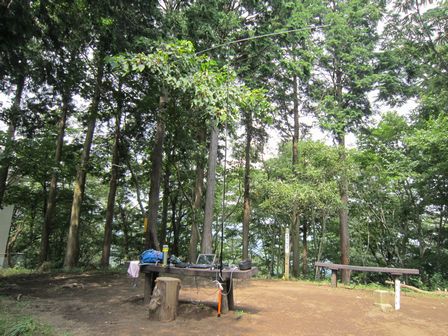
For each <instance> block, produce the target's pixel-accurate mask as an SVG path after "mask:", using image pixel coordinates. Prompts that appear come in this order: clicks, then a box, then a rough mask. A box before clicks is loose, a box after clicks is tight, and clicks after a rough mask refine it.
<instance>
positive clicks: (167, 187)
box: [160, 153, 171, 244]
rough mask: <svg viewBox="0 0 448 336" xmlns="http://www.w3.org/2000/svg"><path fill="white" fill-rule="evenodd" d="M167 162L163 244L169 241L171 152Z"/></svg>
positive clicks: (162, 231) (162, 232)
mask: <svg viewBox="0 0 448 336" xmlns="http://www.w3.org/2000/svg"><path fill="white" fill-rule="evenodd" d="M166 161H167V162H166V164H165V174H164V176H163V198H162V220H161V223H160V224H161V225H160V238H161V242H162V244H166V243H167V235H166V233H167V223H168V203H169V201H170V191H171V190H170V189H171V188H170V177H171V169H170V165H171V163H170V161H171V154H170V153H168V158H167V160H166Z"/></svg>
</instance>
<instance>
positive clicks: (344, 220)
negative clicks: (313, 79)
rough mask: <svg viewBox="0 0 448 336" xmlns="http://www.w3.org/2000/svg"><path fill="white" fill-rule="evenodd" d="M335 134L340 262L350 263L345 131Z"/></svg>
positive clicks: (345, 278)
mask: <svg viewBox="0 0 448 336" xmlns="http://www.w3.org/2000/svg"><path fill="white" fill-rule="evenodd" d="M336 64H337V66H336V71H335V78H336V91H335V92H336V99H337V100H338V102H339V104H342V70H341V69H340V68H339V67H338V62H337V60H336ZM339 132H340V133H338V134H337V135H336V141H337V143H338V149H339V160H340V162H341V165H342V167H344V169H343V170H342V171H341V179H340V181H339V197H340V200H341V208H340V210H339V236H340V247H341V264H343V265H348V264H350V236H349V231H348V178H347V173H346V171H345V163H346V161H347V153H346V148H345V132H344V131H339ZM341 279H342V282H343V283H344V284H349V283H350V271H349V270H342V274H341Z"/></svg>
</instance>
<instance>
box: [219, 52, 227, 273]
mask: <svg viewBox="0 0 448 336" xmlns="http://www.w3.org/2000/svg"><path fill="white" fill-rule="evenodd" d="M227 57H228V48H227V50H226V59H227ZM226 77H227V78H226V110H227V114H228V113H229V67H227V76H226ZM226 120H227V119H226ZM223 168H224V169H223V174H222V175H223V178H222V205H221V208H222V211H221V251H220V254H219V276H220V278H221V280H222V268H223V267H222V254H223V250H224V218H225V205H226V175H227V121H226V122H225V125H224V167H223Z"/></svg>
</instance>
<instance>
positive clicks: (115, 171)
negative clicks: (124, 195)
mask: <svg viewBox="0 0 448 336" xmlns="http://www.w3.org/2000/svg"><path fill="white" fill-rule="evenodd" d="M120 94H121V92H120ZM122 110H123V99H122V98H121V96H120V97H119V98H118V101H117V114H116V116H115V134H114V145H113V148H112V166H111V176H110V180H109V194H108V196H107V207H106V223H105V225H104V240H103V252H102V255H101V261H100V264H101V266H102V267H108V266H109V259H110V251H111V245H112V224H113V220H114V210H115V197H116V194H117V185H118V177H119V173H120V171H119V169H120V167H119V165H120V137H121V115H122Z"/></svg>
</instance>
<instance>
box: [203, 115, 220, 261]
mask: <svg viewBox="0 0 448 336" xmlns="http://www.w3.org/2000/svg"><path fill="white" fill-rule="evenodd" d="M217 159H218V126H217V125H216V124H215V122H214V121H212V125H211V132H210V148H209V153H208V163H207V166H208V171H207V191H206V194H205V213H204V227H203V230H202V241H201V253H212V241H213V236H212V223H213V212H214V205H215V188H216V161H217Z"/></svg>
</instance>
